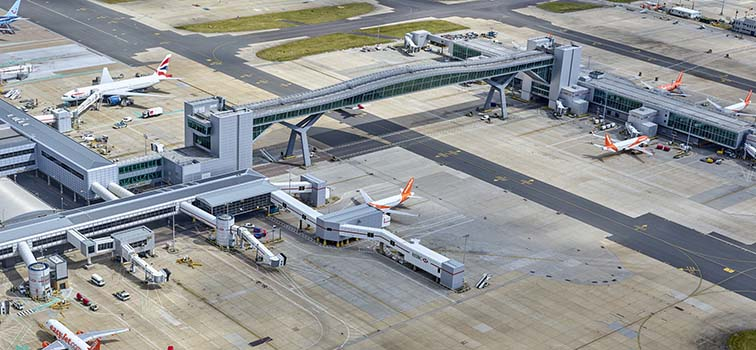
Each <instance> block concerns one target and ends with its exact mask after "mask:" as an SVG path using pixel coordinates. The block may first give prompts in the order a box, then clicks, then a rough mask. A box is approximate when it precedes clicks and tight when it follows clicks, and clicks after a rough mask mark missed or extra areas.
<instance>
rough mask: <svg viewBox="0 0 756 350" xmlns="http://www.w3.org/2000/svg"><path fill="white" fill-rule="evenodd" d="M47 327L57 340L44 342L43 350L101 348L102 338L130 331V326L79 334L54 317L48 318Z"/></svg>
mask: <svg viewBox="0 0 756 350" xmlns="http://www.w3.org/2000/svg"><path fill="white" fill-rule="evenodd" d="M45 327H47V329H49V330H50V331H51V332H52V333H53V335H55V338H56V339H57V340H56V341H55V342H53V343H52V344H47V342H44V343H42V350H100V339H101V338H104V337H107V336H110V335H114V334H119V333H125V332H128V331H129V329H128V328H121V329H111V330H107V331H94V332H85V333H79V334H77V333H74V332H72V331H71V330H70V329H68V328H67V327H66V326H64V325H63V324H62V323H60V322H59V321H58V320H54V319H49V320H47V322H45Z"/></svg>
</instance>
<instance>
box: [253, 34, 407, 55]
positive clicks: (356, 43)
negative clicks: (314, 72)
mask: <svg viewBox="0 0 756 350" xmlns="http://www.w3.org/2000/svg"><path fill="white" fill-rule="evenodd" d="M391 41H392V40H389V39H380V40H379V39H378V38H374V37H370V36H364V35H358V34H344V33H336V34H328V35H323V36H318V37H314V38H309V39H302V40H296V41H292V42H289V43H286V44H283V45H278V46H274V47H270V48H267V49H264V50H261V51H259V52H257V57H260V58H262V59H264V60H268V61H291V60H295V59H297V58H300V57H304V56H310V55H317V54H319V53H324V52H330V51H338V50H344V49H351V48H353V47H361V46H367V45H375V44H382V43H388V42H391Z"/></svg>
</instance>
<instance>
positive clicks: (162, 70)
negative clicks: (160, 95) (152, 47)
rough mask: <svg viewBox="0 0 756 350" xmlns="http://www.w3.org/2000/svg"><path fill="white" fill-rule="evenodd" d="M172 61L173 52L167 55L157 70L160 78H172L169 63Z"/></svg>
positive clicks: (156, 72)
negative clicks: (169, 72)
mask: <svg viewBox="0 0 756 350" xmlns="http://www.w3.org/2000/svg"><path fill="white" fill-rule="evenodd" d="M170 63H171V54H168V55H166V56H165V58H164V59H163V61H161V62H160V65H159V66H158V68H157V69H156V70H155V74H157V75H158V77H160V78H170V77H172V75H170V74H168V64H170Z"/></svg>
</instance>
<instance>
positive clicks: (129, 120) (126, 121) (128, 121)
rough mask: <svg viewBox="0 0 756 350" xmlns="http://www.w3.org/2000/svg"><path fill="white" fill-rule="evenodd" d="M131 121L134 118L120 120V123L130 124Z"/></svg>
mask: <svg viewBox="0 0 756 350" xmlns="http://www.w3.org/2000/svg"><path fill="white" fill-rule="evenodd" d="M133 120H134V118H132V117H123V119H121V121H122V122H124V123H131V122H132V121H133Z"/></svg>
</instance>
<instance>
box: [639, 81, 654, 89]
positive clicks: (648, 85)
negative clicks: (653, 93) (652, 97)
mask: <svg viewBox="0 0 756 350" xmlns="http://www.w3.org/2000/svg"><path fill="white" fill-rule="evenodd" d="M640 82H641V84H643V85H645V86H646V88H647V89H649V90H653V89H656V86H653V85H651V84H649V83H647V82H645V81H643V80H641V81H640Z"/></svg>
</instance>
